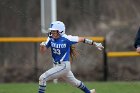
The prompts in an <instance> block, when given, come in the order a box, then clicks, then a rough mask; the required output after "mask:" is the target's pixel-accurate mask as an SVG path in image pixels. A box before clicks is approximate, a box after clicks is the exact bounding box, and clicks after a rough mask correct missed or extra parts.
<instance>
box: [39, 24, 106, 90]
mask: <svg viewBox="0 0 140 93" xmlns="http://www.w3.org/2000/svg"><path fill="white" fill-rule="evenodd" d="M49 30H50V35H49V37H48V39H47V41H46V42H42V43H41V44H40V52H41V53H44V52H45V51H46V50H47V49H48V48H51V52H52V59H53V63H54V64H55V66H54V67H52V68H51V69H49V70H48V71H46V72H44V73H43V74H42V75H41V76H40V77H39V90H38V93H45V89H46V81H49V80H53V79H56V78H62V79H63V80H65V81H66V82H68V83H70V84H72V85H73V86H75V87H77V88H79V89H81V90H82V91H83V92H84V93H95V89H92V90H89V89H88V88H87V87H86V86H85V85H84V83H83V82H81V81H80V80H78V79H76V78H75V77H74V75H73V73H72V71H71V65H70V47H71V46H72V45H73V44H76V43H78V42H83V43H86V44H91V45H95V46H96V47H97V48H98V49H99V50H102V48H103V46H102V44H101V43H96V42H94V41H92V40H90V39H86V38H83V37H78V36H71V35H66V34H65V25H64V23H63V22H61V21H55V22H52V23H51V25H50V28H49Z"/></svg>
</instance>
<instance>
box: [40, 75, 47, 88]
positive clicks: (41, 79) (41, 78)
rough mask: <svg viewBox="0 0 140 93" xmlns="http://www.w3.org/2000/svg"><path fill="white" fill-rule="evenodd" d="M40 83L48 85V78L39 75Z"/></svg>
mask: <svg viewBox="0 0 140 93" xmlns="http://www.w3.org/2000/svg"><path fill="white" fill-rule="evenodd" d="M39 85H42V86H46V79H45V77H44V76H43V75H41V76H40V77H39Z"/></svg>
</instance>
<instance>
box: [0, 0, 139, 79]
mask: <svg viewBox="0 0 140 93" xmlns="http://www.w3.org/2000/svg"><path fill="white" fill-rule="evenodd" d="M139 4H140V0H57V20H60V21H63V22H64V23H65V25H66V33H67V34H71V35H78V36H91V37H94V36H101V37H104V38H105V40H106V51H107V52H109V51H118V52H119V51H135V49H134V47H133V44H134V39H135V35H136V32H137V30H138V28H139V26H140V5H139ZM0 11H1V12H0V37H45V36H47V35H46V34H44V33H42V32H41V2H40V0H0ZM46 17H47V16H46ZM48 18H49V17H48ZM39 44H40V42H38V43H36V44H35V43H29V42H28V43H27V42H22V43H12V42H10V43H9V42H0V73H1V74H0V82H38V77H39V76H40V75H41V74H42V73H43V72H44V71H46V70H47V69H49V68H51V67H52V63H51V56H50V53H46V54H45V55H41V54H40V53H39ZM76 49H77V52H78V55H77V57H76V58H75V59H74V61H73V62H72V71H73V72H74V74H75V76H76V77H77V78H79V79H80V80H85V81H103V80H104V65H103V64H104V58H103V53H102V52H100V51H98V50H97V49H96V48H95V47H94V46H90V45H84V44H78V45H76ZM139 60H140V58H139V56H137V57H115V58H108V60H107V61H108V74H107V80H108V81H139V80H140V62H139Z"/></svg>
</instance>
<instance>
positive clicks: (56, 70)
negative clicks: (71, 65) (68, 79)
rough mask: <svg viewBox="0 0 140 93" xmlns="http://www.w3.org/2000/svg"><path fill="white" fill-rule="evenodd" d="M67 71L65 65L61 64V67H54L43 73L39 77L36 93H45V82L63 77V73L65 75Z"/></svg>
mask: <svg viewBox="0 0 140 93" xmlns="http://www.w3.org/2000/svg"><path fill="white" fill-rule="evenodd" d="M68 70H69V69H68V68H67V65H66V64H65V63H64V64H61V65H58V66H55V67H53V68H51V69H49V70H48V71H46V72H45V73H43V74H42V75H41V76H40V77H39V90H38V93H44V92H45V89H46V81H49V80H53V79H56V78H59V77H61V76H62V75H64V74H65V73H67V72H68Z"/></svg>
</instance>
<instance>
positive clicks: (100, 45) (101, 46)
mask: <svg viewBox="0 0 140 93" xmlns="http://www.w3.org/2000/svg"><path fill="white" fill-rule="evenodd" d="M94 44H95V46H96V47H97V48H98V49H99V50H102V49H103V48H104V47H103V45H102V43H96V42H94Z"/></svg>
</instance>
